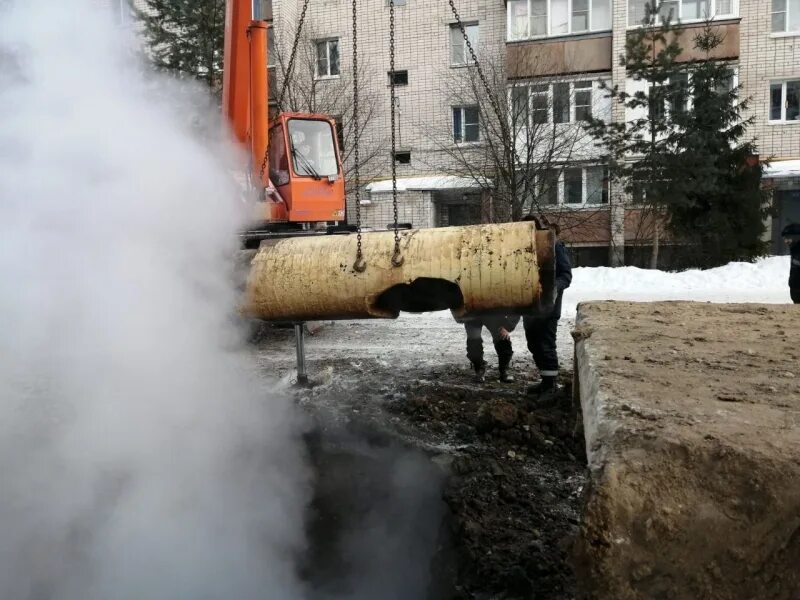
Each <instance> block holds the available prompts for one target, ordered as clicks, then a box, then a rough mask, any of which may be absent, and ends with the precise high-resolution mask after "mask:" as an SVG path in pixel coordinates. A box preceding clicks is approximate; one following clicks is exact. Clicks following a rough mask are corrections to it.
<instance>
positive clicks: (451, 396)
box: [252, 315, 585, 599]
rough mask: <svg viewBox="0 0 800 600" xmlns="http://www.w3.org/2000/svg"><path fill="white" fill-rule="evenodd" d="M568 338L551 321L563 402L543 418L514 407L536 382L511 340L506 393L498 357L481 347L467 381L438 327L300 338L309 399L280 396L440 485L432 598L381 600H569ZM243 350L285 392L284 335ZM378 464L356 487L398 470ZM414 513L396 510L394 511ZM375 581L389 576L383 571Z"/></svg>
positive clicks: (576, 444)
mask: <svg viewBox="0 0 800 600" xmlns="http://www.w3.org/2000/svg"><path fill="white" fill-rule="evenodd" d="M571 327H572V324H571V323H570V322H569V321H562V323H561V328H560V329H561V331H560V334H559V339H560V348H559V353H560V354H561V355H562V357H563V358H562V370H563V372H562V378H561V379H562V384H563V385H564V389H563V392H562V395H561V398H560V401H559V402H558V404H557V406H555V407H553V408H546V409H544V408H539V409H537V408H535V407H533V406H532V405H531V404H530V403H529V401H528V399H527V397H526V395H525V393H524V390H525V387H526V386H527V385H529V384H530V383H532V382H533V381H536V379H537V377H536V374H535V369H534V367H533V366H532V363H531V361H530V358H529V354H528V352H527V350H526V348H525V343H524V334H523V332H522V328H521V326H520V327H519V328H518V329H517V331H515V332H514V336H513V341H514V345H515V350H516V353H517V354H516V356H515V375H516V377H517V381H516V382H515V383H513V384H501V383H499V382H497V381H496V378H495V377H496V371H494V370H493V368H492V367H494V366H495V365H496V356H495V355H494V349H493V348H492V346H491V342H490V341H488V339H486V337H485V344H484V345H485V350H486V354H487V360H488V361H489V363H490V371H489V374H488V375H489V377H487V382H486V383H484V384H475V383H473V382H472V381H471V373H470V371H469V365H468V363H467V361H466V358H465V356H464V353H465V349H464V335H463V328H462V327H460V326H459V325H457V324H456V323H454V322H453V321H452V320H451V319H450V318H449V317H448V316H447V315H428V316H416V317H415V316H407V317H401V319H400V320H398V321H389V322H387V321H375V322H364V321H360V322H340V323H336V324H334V325H329V326H326V327H324V328H323V329H322V330H320V331H319V332H317V333H316V334H315V335H314V336H309V337H308V338H307V348H306V351H307V356H308V367H309V372H310V375H311V377H312V380H313V382H314V383H315V386H314V387H313V388H311V389H296V390H294V391H293V392H292V393H294V394H295V395H296V398H297V400H298V402H299V403H300V405H301V406H303V407H304V408H305V409H306V410H307V411H308V412H309V414H311V415H312V416H313V417H314V419H315V420H316V421H317V423H318V426H319V427H320V428H321V429H326V428H327V429H337V430H348V431H350V432H351V434H352V432H356V435H359V436H361V438H362V439H367V440H368V441H367V442H365V443H367V444H368V445H370V447H371V449H370V450H368V451H367V453H368V454H374V455H376V456H378V455H380V454H381V453H385V452H386V450H385V448H386V447H387V446H388V445H392V444H394V445H398V444H399V445H402V446H404V447H405V448H408V449H410V450H413V451H418V452H422V453H424V454H425V455H426V456H427V457H429V458H430V459H431V461H432V463H433V464H435V465H438V466H439V467H441V471H442V472H443V473H445V476H444V477H443V483H442V485H441V487H440V488H437V489H436V495H437V498H436V501H437V502H438V504H439V505H440V507H441V508H442V514H443V515H444V517H443V518H442V521H441V522H442V524H443V525H442V526H443V527H445V528H446V531H445V532H444V533H441V532H440V534H439V535H438V538H437V539H435V540H434V541H433V542H431V544H435V548H434V552H433V558H432V560H431V569H432V570H433V571H434V573H433V575H432V580H433V583H432V586H428V587H427V589H426V591H425V592H422V591H420V590H417V591H416V592H414V593H413V594H411V595H408V593H409V592H405V593H403V592H398V593H397V594H388V595H385V596H384V597H397V598H425V597H427V598H463V599H472V598H474V599H479V598H480V599H490V598H497V599H500V598H507V599H511V598H536V599H565V598H573V597H574V591H575V579H574V574H573V570H572V567H571V561H570V556H571V547H572V543H573V540H574V537H575V535H576V533H577V530H578V525H579V513H580V507H581V503H582V494H583V488H584V484H585V473H584V470H585V457H584V454H583V445H584V443H583V434H582V431H581V429H580V424H579V422H578V419H577V411H576V408H575V407H574V406H573V403H572V397H571V389H570V386H571V376H570V372H569V371H568V369H570V370H571V361H570V360H568V359H569V358H570V357H571V355H572V346H571V338H570V337H569V332H570V330H571ZM252 345H253V349H254V351H255V352H256V354H257V358H258V360H259V362H260V365H261V366H262V368H263V369H264V371H265V372H267V373H269V374H270V375H272V376H278V377H281V378H282V383H283V385H286V386H287V387H288V385H289V384H290V383H291V380H292V379H293V378H294V371H293V368H294V338H293V334H292V332H291V330H288V329H275V328H272V327H258V328H257V329H256V330H255V332H254V335H253V339H252ZM365 432H366V433H365ZM369 438H371V441H369ZM387 440H390V441H388V442H387ZM312 454H314V453H313V452H312ZM337 460H338V459H337ZM387 460H388V459H387ZM325 462H330V459H329V458H326V459H325ZM334 462H336V461H334ZM381 464H383V465H384V466H383V467H381V466H380V465H379V464H376V465H375V466H371V467H368V468H367V467H363V465H362V466H361V467H360V469H361V470H362V471H364V474H363V476H362V477H361V479H364V478H366V477H369V476H370V475H369V471H370V470H380V469H381V468H384V469H388V470H393V469H395V468H396V466H397V461H396V460H394V461H393V462H387V461H386V460H384V461H383V463H381ZM316 466H317V468H327V466H329V465H324V466H323V467H320V465H316ZM419 477H423V475H419ZM337 485H338V486H339V487H342V486H345V485H349V486H351V487H353V488H354V487H357V486H358V485H360V482H359V481H358V477H356V478H355V479H353V480H350V481H348V482H347V483H346V484H344V483H341V482H340V483H333V484H326V487H331V486H333V487H336V486H337ZM376 485H377V484H376ZM432 486H433V484H428V485H427V489H428V490H429V489H430V488H431V487H432ZM407 487H408V486H405V487H403V488H402V490H405V489H406V488H407ZM397 489H399V488H387V486H385V485H383V486H378V487H375V486H372V487H370V486H367V487H366V488H365V489H364V490H362V491H360V492H359V494H360V495H361V496H363V495H372V496H376V495H381V494H385V495H387V496H388V497H391V496H393V495H397V493H398V492H397ZM387 490H388V491H387ZM327 493H328V494H329V495H331V494H334V493H336V492H335V491H333V492H331V491H329V492H327ZM402 493H406V492H405V491H403V492H402ZM317 500H319V498H318V499H317ZM416 501H417V500H416V499H415V498H406V499H405V500H404V503H405V504H408V503H409V502H411V503H413V502H416ZM347 502H348V503H351V502H356V503H359V502H361V503H363V502H367V500H364V498H360V499H357V500H351V499H348V500H347ZM315 504H318V505H319V506H322V507H323V508H320V509H319V510H320V511H322V512H325V511H328V512H331V510H333V511H334V512H336V510H338V509H335V508H334V509H331V508H330V506H328V507H327V508H325V507H324V504H325V503H324V501H321V500H320V501H319V502H317V501H315ZM420 506H422V505H420ZM341 518H343V517H342V516H341V515H334V516H333V517H330V519H333V520H336V519H341ZM322 520H324V519H322ZM356 526H357V525H356ZM417 537H418V536H417ZM403 543H404V544H408V543H410V542H408V541H405V542H403ZM411 552H415V553H416V552H423V550H422V549H419V550H411ZM381 569H382V571H384V572H387V573H388V572H391V571H393V570H395V569H393V568H392V567H386V566H385V565H384V566H383V567H381ZM398 585H401V584H400V583H398ZM353 595H355V594H353Z"/></svg>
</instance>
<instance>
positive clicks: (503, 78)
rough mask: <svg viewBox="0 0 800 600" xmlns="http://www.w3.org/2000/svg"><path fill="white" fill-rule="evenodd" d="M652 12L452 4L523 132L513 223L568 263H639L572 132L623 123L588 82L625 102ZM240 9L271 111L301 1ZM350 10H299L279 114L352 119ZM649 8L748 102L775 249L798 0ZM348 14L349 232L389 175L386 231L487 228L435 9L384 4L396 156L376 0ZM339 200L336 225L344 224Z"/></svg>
mask: <svg viewBox="0 0 800 600" xmlns="http://www.w3.org/2000/svg"><path fill="white" fill-rule="evenodd" d="M97 1H98V2H101V3H105V4H108V5H109V6H110V7H111V8H113V9H114V10H115V11H116V13H118V14H119V15H120V20H121V21H124V20H125V19H126V18H127V16H126V15H127V13H126V11H125V7H126V5H128V4H129V3H130V0H97ZM135 1H136V2H137V3H139V4H140V5H141V3H142V0H135ZM652 1H653V0H506V1H504V2H500V1H499V0H456V2H455V6H456V8H457V10H458V11H459V14H460V16H461V20H462V23H463V25H464V28H465V32H466V34H467V38H468V39H469V41H470V44H471V45H472V46H473V48H474V49H475V51H476V52H477V55H478V60H479V62H480V64H481V70H482V72H483V74H484V77H485V78H486V79H488V80H489V85H490V86H491V85H500V86H502V88H503V91H501V92H500V93H498V94H497V95H496V97H497V98H500V99H501V100H504V101H505V102H503V104H505V105H506V106H507V107H508V112H507V113H506V115H505V116H506V117H508V118H509V119H511V118H512V117H514V116H515V115H517V114H518V111H517V109H518V107H519V106H524V107H525V108H524V110H525V117H524V122H525V130H526V131H527V134H520V135H518V136H517V137H515V140H517V142H518V144H517V146H518V147H517V150H516V152H517V159H518V161H519V164H520V169H522V170H524V169H530V168H531V167H532V166H533V167H535V169H536V173H535V175H534V176H532V181H534V182H535V185H532V186H531V188H530V189H528V190H527V191H526V192H525V194H527V195H528V196H527V197H524V198H522V199H521V202H522V203H523V204H524V206H523V211H525V210H529V209H530V207H531V206H532V202H533V201H535V202H536V204H537V206H538V208H539V209H540V210H543V211H544V212H546V213H549V214H550V215H551V217H552V218H553V219H554V220H557V221H558V222H559V223H560V224H561V225H562V230H563V231H564V235H563V237H564V238H565V240H566V241H567V242H568V243H569V244H570V246H571V248H572V250H573V254H574V257H575V259H576V262H577V263H578V264H585V265H601V264H611V265H616V264H631V263H636V261H637V253H638V255H643V254H646V253H647V244H648V240H647V235H646V233H643V231H644V230H645V228H644V227H643V225H642V223H643V222H644V218H643V216H642V214H641V212H640V211H639V209H637V207H636V206H635V205H633V204H632V203H631V202H630V200H629V199H627V198H625V197H624V194H622V193H621V192H620V191H619V190H616V189H614V186H613V185H610V184H609V181H608V176H607V173H606V171H605V167H604V165H603V164H602V149H600V148H598V147H597V146H596V145H595V144H594V143H593V141H592V140H591V139H590V138H589V137H588V135H587V134H585V132H583V133H581V132H582V131H583V129H582V126H581V125H580V123H581V121H582V120H583V119H585V117H586V115H588V114H592V115H595V116H597V115H603V116H604V118H606V119H612V120H614V121H617V122H622V121H624V120H626V119H629V118H630V116H631V115H629V114H626V112H625V108H624V107H623V106H621V105H619V104H612V103H611V102H610V100H608V98H607V97H606V93H605V92H604V90H603V89H601V85H608V86H614V85H618V86H621V87H625V88H626V89H628V91H633V90H634V88H635V85H636V84H635V83H634V82H632V81H631V80H630V78H629V77H628V74H627V73H626V72H625V67H624V66H623V65H622V64H621V63H620V60H619V59H620V57H621V56H622V55H623V54H624V51H625V43H626V39H627V37H628V34H629V32H630V31H631V30H633V29H634V28H636V27H639V26H640V25H639V24H640V22H641V19H642V18H643V16H644V14H645V5H646V3H647V2H652ZM254 5H255V6H256V10H257V12H258V13H259V16H260V17H261V18H265V19H268V20H271V21H272V24H273V32H274V35H272V36H271V40H270V41H271V44H270V49H271V60H270V64H271V67H270V68H271V71H272V72H273V76H272V77H271V96H272V98H273V100H274V101H275V100H277V97H278V96H279V95H280V92H281V91H282V87H283V86H282V82H281V80H280V79H281V77H280V75H281V73H285V67H286V62H287V57H288V56H289V55H290V54H291V47H292V44H293V42H294V41H295V31H296V29H297V24H298V20H299V18H300V14H301V12H302V9H303V0H254ZM352 6H353V5H352V2H349V1H346V0H310V1H309V3H308V6H307V10H306V18H305V23H304V31H303V34H302V35H301V36H300V38H298V39H297V42H298V50H297V58H296V61H295V66H294V72H293V77H292V79H291V83H292V85H291V86H289V89H291V90H292V91H291V93H290V94H287V95H292V94H294V95H295V96H296V97H295V98H293V99H292V103H291V106H284V108H287V107H288V108H294V109H297V110H316V111H318V112H325V113H328V114H331V115H333V116H335V117H337V118H338V119H339V120H340V121H341V122H342V123H343V128H344V130H345V132H346V131H347V127H348V124H349V123H350V122H351V121H352V116H353V114H352V96H353V85H352V64H353V63H352V61H353V43H352V42H353V34H352V31H353V30H352ZM663 7H664V8H665V9H667V10H671V11H672V14H673V17H675V18H677V20H678V21H679V22H680V25H681V28H682V34H681V45H682V46H683V47H684V53H683V54H682V55H681V57H680V60H682V61H686V62H689V61H692V60H697V59H699V58H702V57H701V56H699V55H698V54H697V53H696V52H694V51H693V50H692V39H693V36H694V34H695V33H696V32H697V31H698V29H699V28H701V27H702V26H703V22H704V21H705V18H706V17H707V16H710V17H711V18H712V19H713V22H714V24H715V26H716V27H717V29H718V31H719V32H720V33H721V34H722V35H723V37H724V43H723V44H721V46H720V47H718V48H717V49H716V50H715V54H714V58H715V59H718V60H721V61H725V62H726V63H727V64H729V65H730V67H731V69H732V70H733V72H734V74H735V79H734V80H735V82H737V83H738V84H740V86H741V96H742V97H749V98H751V101H750V105H749V111H750V112H749V115H748V116H752V117H753V119H754V123H753V126H752V127H751V129H750V133H749V135H751V136H752V137H755V138H756V140H757V144H758V147H759V152H760V156H761V158H762V159H769V160H771V166H770V167H769V169H768V171H767V177H766V180H767V185H769V186H771V187H772V188H773V189H774V216H773V217H772V218H771V219H770V222H769V223H768V230H769V232H768V234H769V235H770V236H771V237H772V239H773V242H774V244H773V251H775V252H781V251H783V246H782V244H780V243H779V233H780V230H781V229H782V228H783V227H784V226H785V225H786V224H788V223H790V222H797V221H800V162H798V161H800V0H667V1H665V2H664V3H663ZM357 10H358V19H359V21H358V58H359V64H360V69H359V79H360V85H359V96H360V104H361V109H360V111H359V119H360V122H361V130H360V131H359V132H358V135H359V139H360V143H359V147H360V154H361V158H362V168H361V181H362V184H363V186H362V188H361V193H360V202H359V205H360V212H361V218H362V224H363V225H365V226H367V227H375V228H383V227H386V225H388V224H389V223H391V222H392V221H393V218H394V217H393V210H392V185H391V173H392V169H391V167H392V163H394V167H395V170H396V176H397V182H398V185H397V193H398V220H399V221H400V222H403V223H411V224H413V225H414V226H415V227H433V226H447V225H458V224H468V223H475V222H481V221H486V220H488V219H492V218H497V214H498V213H497V211H496V210H494V209H495V208H496V206H495V205H494V204H493V202H496V201H497V198H496V197H495V196H498V197H499V195H498V194H496V193H495V192H496V189H497V187H498V185H499V182H496V181H495V182H492V181H491V177H490V176H488V175H487V173H491V172H492V168H493V167H495V166H496V165H493V164H486V163H487V156H488V155H491V152H492V149H491V148H487V146H488V144H487V143H486V142H487V139H488V137H489V136H490V135H491V132H490V130H491V126H490V124H489V123H486V122H485V121H486V120H487V117H486V112H487V111H485V109H486V107H485V106H481V109H482V110H480V111H479V110H478V108H479V105H484V104H486V98H481V97H480V95H481V90H480V88H481V84H480V82H478V83H476V81H477V79H476V69H475V68H474V66H473V61H472V57H471V55H470V53H469V51H468V48H467V46H466V44H465V42H464V39H463V36H462V34H461V30H460V29H459V28H458V27H457V26H456V19H455V17H454V15H453V12H452V10H451V7H450V5H449V3H448V2H446V1H445V0H396V5H395V19H394V25H395V38H394V48H395V57H394V63H395V64H394V67H395V81H394V83H395V91H396V103H395V112H396V130H395V141H396V145H395V153H394V155H392V153H391V145H390V138H391V120H390V114H391V110H390V109H391V105H390V90H389V71H390V65H389V42H390V36H389V5H388V1H387V0H359V2H358V4H357ZM498 81H499V82H500V83H499V84H498ZM295 90H299V93H295ZM465 90H466V92H465ZM470 93H473V94H472V95H473V96H474V97H470ZM286 104H287V105H288V104H289V103H288V102H286ZM531 131H535V134H534V135H532V134H531ZM553 132H568V133H566V134H563V133H559V134H558V136H556V135H555V134H554V133H553ZM515 135H517V134H515ZM559 136H560V137H559ZM353 137H354V132H352V131H351V132H350V134H349V135H348V134H346V133H344V134H343V135H342V136H341V137H340V142H341V143H342V146H343V148H344V152H343V154H344V156H345V157H346V159H347V160H346V162H347V163H348V164H349V165H350V166H351V167H352V148H353ZM556 138H557V139H558V143H554V142H553V140H554V139H556ZM542 140H544V141H545V142H543V141H542ZM471 153H472V154H471ZM465 157H466V159H465ZM473 159H474V160H473ZM352 192H353V190H352V189H351V190H350V193H349V194H348V218H349V220H350V222H354V221H355V213H356V210H355V208H356V207H355V195H354V194H353V193H352Z"/></svg>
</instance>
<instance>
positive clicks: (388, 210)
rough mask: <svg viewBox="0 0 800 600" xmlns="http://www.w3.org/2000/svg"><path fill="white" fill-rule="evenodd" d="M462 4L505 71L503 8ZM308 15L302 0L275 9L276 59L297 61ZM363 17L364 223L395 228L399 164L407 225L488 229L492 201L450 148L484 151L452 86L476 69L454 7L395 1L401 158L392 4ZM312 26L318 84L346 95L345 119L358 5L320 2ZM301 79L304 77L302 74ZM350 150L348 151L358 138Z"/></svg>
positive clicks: (474, 32)
mask: <svg viewBox="0 0 800 600" xmlns="http://www.w3.org/2000/svg"><path fill="white" fill-rule="evenodd" d="M455 4H456V7H457V9H458V11H459V14H460V16H461V19H462V22H463V23H464V25H465V29H466V32H467V35H468V37H469V39H470V43H471V44H472V46H473V47H474V49H475V50H476V51H477V52H478V54H479V56H483V57H490V56H491V57H492V59H493V60H494V61H495V62H496V63H499V66H502V62H503V61H504V53H505V42H506V31H505V30H506V11H505V6H504V5H503V3H502V2H500V1H495V0H456V3H455ZM301 9H302V0H273V2H272V6H271V14H272V17H273V26H274V29H275V32H276V40H277V44H276V46H277V47H276V51H277V52H280V53H283V55H284V56H286V55H288V53H289V50H290V48H289V46H290V44H291V42H292V41H293V38H294V32H295V30H296V28H297V19H298V16H299V13H300V11H301ZM358 18H359V25H358V50H359V63H360V64H361V66H362V68H361V69H359V71H360V78H361V79H362V81H365V82H367V84H366V85H365V86H363V87H362V86H359V87H360V89H362V90H363V91H362V98H361V102H362V110H361V111H360V117H361V119H362V120H366V122H365V123H364V125H363V132H362V136H361V142H360V152H361V156H362V158H363V157H365V156H367V157H371V159H370V164H369V165H368V166H367V167H366V168H364V169H362V175H363V177H364V179H365V180H366V181H365V187H364V189H363V191H362V194H361V214H362V222H363V223H364V224H365V225H367V226H371V227H380V228H382V227H385V226H386V225H387V224H388V223H390V222H392V220H393V214H392V201H391V198H392V193H391V190H392V185H391V161H392V160H394V163H395V167H396V175H397V189H398V198H399V207H398V208H399V215H398V216H399V221H400V222H406V223H412V224H413V225H414V226H415V227H433V226H442V225H454V224H466V223H477V222H480V221H481V220H482V218H483V209H482V207H483V205H484V203H485V200H486V199H485V194H484V193H483V187H482V186H481V185H479V184H478V183H477V182H476V180H475V178H472V177H469V176H466V174H464V173H462V171H464V168H463V165H459V164H457V163H458V161H457V160H454V158H453V153H452V152H451V151H450V149H449V148H448V145H452V146H456V145H459V144H461V145H465V146H469V145H475V144H480V143H481V135H482V132H481V129H480V127H479V123H478V114H477V112H478V111H477V109H476V107H475V106H474V105H471V104H470V103H465V104H464V105H460V104H459V103H456V102H454V101H453V95H452V87H453V83H454V81H455V80H456V79H457V78H459V77H460V75H461V74H462V73H464V72H465V70H466V69H465V67H467V66H468V65H469V64H471V57H470V56H469V53H468V51H467V49H466V44H465V42H464V39H463V36H462V34H461V31H460V29H458V27H457V26H456V20H455V18H454V16H453V13H452V11H451V9H450V6H449V4H448V2H447V1H446V0H397V1H396V3H395V90H396V105H395V109H396V113H397V119H396V123H397V127H396V151H395V155H394V156H392V155H391V152H390V131H391V127H390V126H391V121H390V112H391V111H390V108H391V105H390V90H389V71H390V65H389V4H388V2H387V0H359V2H358ZM304 27H305V28H306V31H307V32H308V33H307V35H309V36H311V37H312V39H311V40H310V43H311V44H313V47H314V48H315V54H314V61H315V65H314V67H313V68H314V77H315V78H316V79H317V80H318V81H317V82H316V88H315V93H316V94H318V95H324V94H326V93H327V92H326V88H328V89H332V90H335V91H336V92H337V93H341V94H343V95H345V96H346V97H347V98H346V100H345V102H344V103H343V106H342V108H341V109H333V111H337V110H340V111H341V112H345V113H346V112H347V111H348V109H349V104H348V103H349V102H350V100H349V97H350V95H351V94H352V86H349V85H346V84H345V85H343V84H342V81H345V80H346V81H350V80H351V77H352V76H351V72H352V3H351V2H349V1H346V0H311V1H310V3H309V5H308V9H307V14H306V22H305V25H304ZM305 41H306V42H308V41H309V40H305ZM487 60H488V58H487ZM301 68H302V67H301ZM295 69H297V65H295ZM295 77H302V74H297V73H295ZM365 88H366V89H365ZM365 97H367V100H366V101H365ZM365 104H366V105H367V106H365ZM341 112H339V113H338V114H341ZM332 114H334V112H332ZM338 114H336V116H338ZM344 142H345V145H347V144H348V143H350V140H344ZM347 150H349V149H348V148H346V149H345V153H347ZM348 216H349V219H350V220H351V222H353V221H354V220H355V206H354V204H353V203H352V202H348Z"/></svg>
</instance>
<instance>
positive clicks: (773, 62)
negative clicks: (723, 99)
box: [739, 0, 800, 158]
mask: <svg viewBox="0 0 800 600" xmlns="http://www.w3.org/2000/svg"><path fill="white" fill-rule="evenodd" d="M770 4H771V0H740V6H739V11H740V15H741V17H742V22H741V28H740V31H741V42H740V47H741V55H740V58H739V82H740V84H741V85H742V95H743V96H744V97H747V96H751V97H752V100H751V104H750V110H751V114H752V115H753V116H754V117H755V124H754V126H753V127H752V128H751V130H750V131H751V134H754V135H755V137H757V138H758V146H759V151H760V152H761V155H762V156H764V157H769V156H773V157H776V158H798V157H800V121H799V122H796V123H791V124H770V123H769V85H770V81H771V80H774V79H782V78H791V77H794V78H800V32H799V33H798V35H795V36H783V37H778V36H775V35H773V34H772V33H771V21H770V10H771V9H770Z"/></svg>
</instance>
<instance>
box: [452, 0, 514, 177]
mask: <svg viewBox="0 0 800 600" xmlns="http://www.w3.org/2000/svg"><path fill="white" fill-rule="evenodd" d="M449 3H450V10H451V11H453V16H454V17H455V19H456V24H457V25H458V29H459V30H460V31H461V35H462V37H463V38H464V44H465V45H466V46H467V50H469V55H470V58H471V59H472V62H473V63H474V64H475V69H476V70H477V71H478V77H480V80H481V83H482V84H483V88H484V89H485V90H486V96H487V98H488V99H489V104H491V105H492V109H493V110H494V114H495V116H496V117H497V121H498V122H499V124H500V128H501V130H502V132H503V137H505V138H506V139H507V140H509V143H510V150H511V160H512V162H511V164H512V165H516V164H517V148H516V139H515V138H514V137H513V136H512V135H511V132H510V131H509V129H508V123H507V122H506V117H505V115H504V114H503V111H502V109H501V108H500V104H499V103H498V101H497V97H496V95H495V93H494V91H493V90H492V88H491V86H490V85H489V82H488V81H487V80H486V76H485V75H484V74H483V69H481V65H480V63H479V62H478V56H477V54H475V49H474V48H473V47H472V42H470V41H469V36H468V35H467V32H466V30H465V29H464V23H462V22H461V17H460V16H459V14H458V10H456V5H455V2H454V0H449Z"/></svg>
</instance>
